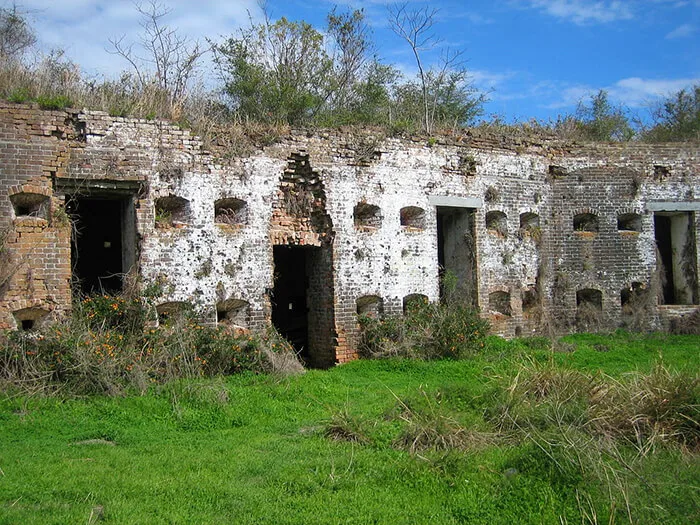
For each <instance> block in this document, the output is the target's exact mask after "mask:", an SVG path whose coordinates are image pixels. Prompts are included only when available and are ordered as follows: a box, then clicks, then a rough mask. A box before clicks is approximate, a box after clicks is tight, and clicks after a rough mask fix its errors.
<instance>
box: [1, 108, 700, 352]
mask: <svg viewBox="0 0 700 525" xmlns="http://www.w3.org/2000/svg"><path fill="white" fill-rule="evenodd" d="M367 145H370V146H371V148H369V149H370V150H371V151H370V153H371V154H370V155H367V154H366V153H367V150H368V146H367ZM37 148H39V149H41V151H42V152H44V154H43V156H38V155H36V151H35V150H36V149H37ZM0 151H2V153H3V157H2V165H0V174H2V183H1V184H0V221H1V224H0V225H1V226H2V227H3V228H5V229H7V230H8V231H9V236H8V240H9V241H8V242H6V248H7V249H8V250H9V251H10V252H12V251H16V252H17V253H25V252H26V250H30V249H31V248H32V246H34V247H35V248H36V249H37V250H44V251H41V252H39V253H42V254H43V253H45V254H46V256H47V257H48V258H49V259H50V258H53V259H51V260H50V261H49V259H47V261H46V262H45V263H44V262H41V261H39V260H38V259H27V260H24V261H21V271H16V272H15V274H14V275H13V277H12V278H11V279H10V281H9V284H8V286H6V287H5V288H6V289H5V290H3V291H2V295H0V327H2V328H14V327H15V321H14V320H13V317H12V312H13V311H15V310H18V309H19V307H20V306H21V307H22V308H26V307H29V306H31V307H41V308H45V309H47V310H49V311H51V312H56V314H57V315H59V314H61V313H62V312H66V311H68V310H69V309H70V288H69V280H70V268H69V267H68V266H67V265H68V264H69V261H70V240H69V237H70V225H66V224H61V223H58V222H56V221H49V222H47V224H45V225H39V226H32V227H33V228H37V229H36V231H34V230H32V232H31V233H32V234H33V235H36V236H37V239H34V240H29V241H27V242H29V243H30V245H29V247H28V248H27V247H25V248H22V246H24V245H22V242H23V241H21V240H20V236H21V235H25V234H24V233H23V230H22V225H21V224H20V223H18V220H19V219H17V218H14V217H13V214H12V208H11V204H10V202H9V195H10V193H11V188H12V187H16V186H21V185H22V184H34V185H37V186H40V187H41V188H44V191H47V192H48V194H50V196H51V199H52V200H51V206H52V210H56V209H58V208H60V207H61V206H62V205H63V200H64V197H65V196H68V197H70V195H69V193H70V192H69V191H67V190H61V187H62V186H61V181H67V180H70V181H73V182H74V183H78V187H80V191H81V192H84V193H85V194H90V192H92V191H96V188H98V187H99V186H100V182H101V181H119V182H123V183H126V182H132V183H135V184H138V185H139V186H138V187H139V189H138V191H135V193H134V203H135V206H136V230H137V233H138V267H137V268H135V269H133V270H132V271H133V272H136V273H137V274H138V276H139V277H140V280H141V282H142V283H148V282H153V281H156V280H159V281H160V282H162V283H164V286H163V290H164V293H165V295H164V296H163V297H162V298H161V299H159V300H161V301H162V302H164V303H165V302H187V303H191V304H193V305H194V306H195V308H196V309H197V310H198V311H199V312H200V315H201V316H202V318H203V319H204V320H205V321H207V322H212V323H213V322H216V311H215V305H216V303H217V302H220V301H223V300H229V299H238V300H243V301H246V302H247V303H248V304H249V312H248V317H249V322H248V324H249V326H251V327H255V326H262V325H264V324H265V323H267V322H269V316H270V300H271V298H270V290H271V288H272V287H273V284H274V282H273V279H274V269H273V266H274V265H273V256H272V253H273V251H272V245H273V241H272V237H273V235H272V232H273V230H274V229H275V228H277V229H280V228H281V229H284V228H292V229H296V230H298V229H299V228H302V226H300V225H299V224H301V223H299V224H297V223H293V224H292V225H289V224H291V223H289V224H288V223H287V222H285V223H284V224H277V225H272V224H271V222H272V221H273V220H275V219H274V217H276V215H275V211H274V210H275V209H280V208H279V207H280V202H281V200H280V199H282V194H281V190H280V181H281V178H282V174H283V172H284V171H285V169H286V168H287V166H288V159H290V156H292V155H294V154H300V153H301V154H304V155H308V160H309V162H310V164H311V168H312V169H313V170H314V172H315V173H316V174H317V175H318V177H319V179H320V181H321V184H322V187H323V193H324V195H325V199H324V200H323V202H322V205H323V206H325V213H326V214H327V215H328V217H329V218H330V220H331V222H332V235H331V237H330V238H327V239H326V240H322V237H319V235H318V234H317V233H314V232H312V231H306V232H299V231H297V232H296V233H295V235H294V236H290V238H293V239H295V241H294V242H300V243H302V242H305V243H311V244H313V243H316V244H318V243H322V242H330V243H331V246H332V262H333V283H332V286H333V289H334V291H335V299H334V305H333V311H334V312H333V313H334V323H335V334H334V337H335V341H336V348H335V350H334V351H335V355H336V360H337V361H344V360H347V359H351V358H352V357H354V356H355V352H356V345H357V337H358V332H357V315H356V301H357V299H358V298H359V297H363V296H368V295H376V296H379V297H381V298H382V299H383V304H384V312H385V314H389V315H394V314H396V315H398V314H400V313H401V311H402V305H403V299H404V297H406V296H408V295H411V294H422V295H425V296H427V297H428V298H429V299H430V300H437V299H438V295H439V282H438V263H437V250H438V247H437V244H438V235H437V227H436V218H437V214H436V207H435V206H434V205H433V204H432V203H431V199H434V198H435V197H436V196H438V197H457V198H463V199H470V200H469V201H468V202H472V203H475V232H474V234H475V251H476V261H477V262H476V266H477V273H478V279H477V283H478V294H477V295H478V297H477V300H478V305H479V306H480V307H481V311H482V315H484V316H486V317H488V318H489V319H490V320H491V321H492V323H493V326H494V330H495V331H496V332H498V333H501V334H503V335H507V336H512V335H514V334H516V333H525V334H527V333H534V332H537V331H540V330H542V329H543V323H544V322H547V321H548V320H551V318H553V317H556V319H554V320H553V321H552V323H553V324H554V325H555V328H556V329H559V330H571V329H574V328H575V327H574V325H573V320H574V318H575V315H576V291H577V290H580V289H582V288H594V289H598V290H600V291H601V292H602V294H603V310H604V319H603V323H602V326H603V327H610V328H612V327H615V326H617V325H619V320H620V315H621V312H620V296H619V293H620V290H621V289H622V288H624V287H626V286H629V285H630V283H632V282H641V283H648V282H650V279H651V275H652V272H653V269H654V267H655V262H656V253H655V237H654V223H653V212H651V211H650V210H649V209H648V203H650V202H657V203H658V202H664V201H668V202H684V203H691V204H690V205H691V207H693V206H696V205H697V204H698V203H700V182H699V181H698V179H699V178H698V164H699V163H698V151H699V148H698V145H697V144H682V145H677V144H671V145H657V146H656V145H642V144H594V145H582V144H565V143H561V142H557V141H555V140H549V141H540V142H534V141H531V142H527V141H522V140H515V139H508V138H503V137H489V136H480V135H476V134H471V135H470V134H466V135H464V136H462V137H455V138H446V139H439V140H437V141H435V140H430V141H428V140H422V139H411V140H408V139H402V138H386V137H383V136H382V135H380V134H378V133H376V132H373V131H371V130H369V131H354V132H351V131H333V132H319V133H307V132H304V131H291V132H289V133H288V134H286V135H285V136H281V137H279V139H278V140H277V141H276V142H275V143H274V144H272V145H268V146H265V147H258V148H257V149H256V150H255V151H253V152H252V153H250V154H247V155H245V156H242V157H237V156H235V155H233V156H231V155H229V154H228V153H229V152H226V151H213V152H209V151H205V150H204V148H203V145H202V143H201V141H200V140H199V139H198V138H196V137H193V136H191V135H190V133H189V132H188V131H185V130H181V129H179V128H177V127H176V126H173V125H171V124H169V123H165V122H160V121H145V120H136V119H125V118H116V117H110V116H108V115H106V114H104V113H100V112H70V111H67V112H45V111H44V112H42V111H39V110H38V109H35V108H31V107H27V106H15V105H10V104H5V105H0ZM360 152H362V157H363V158H362V159H360V158H359V157H360ZM659 166H661V167H663V169H660V168H659ZM552 167H555V168H552ZM72 187H75V184H74V186H72ZM100 191H106V190H100ZM167 196H177V197H181V198H184V199H187V200H188V201H189V212H190V213H189V217H188V219H187V220H186V221H185V222H184V224H178V225H176V227H166V228H163V227H157V225H156V211H155V201H156V199H158V198H159V197H167ZM224 198H235V199H239V200H242V201H244V202H245V204H246V221H245V223H244V224H241V225H228V224H216V223H215V220H214V202H215V201H216V200H218V199H224ZM363 202H365V203H368V204H372V205H376V206H378V207H379V208H380V212H381V217H382V221H381V226H380V227H378V228H376V229H369V228H368V229H363V228H359V229H358V227H357V226H356V225H355V221H354V217H353V209H354V207H355V206H356V205H357V204H358V203H363ZM408 206H413V207H418V208H422V209H423V210H425V228H424V229H418V228H409V227H405V226H402V225H401V223H400V210H401V209H402V208H404V207H408ZM693 209H695V208H693ZM490 211H500V212H503V213H505V215H506V216H507V231H506V232H505V233H498V232H494V231H487V229H486V214H487V213H488V212H490ZM583 212H586V213H588V212H593V213H595V214H597V215H598V218H599V228H600V229H599V232H598V233H595V234H589V232H576V231H574V230H573V226H572V223H573V215H575V214H576V213H583ZM523 213H534V214H537V215H538V216H539V223H540V226H539V228H538V229H537V231H536V232H535V233H533V232H530V231H522V230H521V229H520V215H521V214H523ZM620 213H638V214H639V215H640V216H641V223H642V229H641V232H619V231H618V230H617V222H616V221H617V215H618V214H620ZM694 217H695V236H696V241H695V245H696V246H698V244H700V243H699V242H698V239H697V236H698V232H700V213H695V215H694ZM306 223H308V221H306ZM306 223H304V224H306ZM303 227H307V226H303ZM26 235H28V234H26ZM47 239H51V243H50V244H49V245H48V247H43V248H37V247H38V246H39V245H40V244H41V243H45V242H47ZM275 242H276V241H275ZM23 250H24V251H23ZM696 257H697V249H696ZM66 261H68V262H66ZM696 262H697V266H696V267H700V260H697V261H696ZM28 271H30V273H32V274H33V275H37V276H38V275H41V276H42V281H43V284H42V286H44V287H45V289H46V290H50V291H51V293H49V292H42V291H35V289H30V288H29V285H28V283H27V282H26V281H27V279H26V274H27V272H28ZM22 275H25V277H24V278H22V277H21V276H22ZM536 286H537V287H538V291H539V298H540V301H541V302H542V304H541V307H542V310H543V311H544V312H546V313H547V314H548V315H545V316H544V318H543V317H542V316H540V317H538V318H536V319H532V318H529V317H528V316H524V315H523V308H522V301H521V296H522V293H523V292H524V291H526V290H531V289H533V288H534V287H536ZM695 287H696V288H697V283H695ZM496 291H501V292H502V291H505V292H508V293H509V294H510V301H511V304H510V307H511V311H512V313H511V315H510V316H507V315H503V314H501V313H498V312H493V311H490V310H489V305H488V296H489V294H490V293H492V292H496ZM696 296H697V293H696ZM549 314H551V315H549ZM554 314H556V315H554ZM658 322H659V319H658V318H657V317H654V318H653V319H651V320H650V327H653V326H658Z"/></svg>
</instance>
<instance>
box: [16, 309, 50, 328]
mask: <svg viewBox="0 0 700 525" xmlns="http://www.w3.org/2000/svg"><path fill="white" fill-rule="evenodd" d="M48 315H49V311H48V310H44V309H43V308H37V307H31V308H22V309H21V310H15V311H14V312H12V316H13V317H14V318H15V322H16V323H17V329H18V330H22V331H25V332H28V331H30V330H34V329H36V328H39V327H41V325H42V324H43V323H44V321H45V320H46V319H47V318H48Z"/></svg>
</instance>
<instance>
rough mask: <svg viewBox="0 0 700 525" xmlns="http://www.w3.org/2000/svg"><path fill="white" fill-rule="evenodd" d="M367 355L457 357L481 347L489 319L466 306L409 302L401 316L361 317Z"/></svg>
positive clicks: (362, 350) (427, 357) (361, 345)
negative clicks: (482, 317)
mask: <svg viewBox="0 0 700 525" xmlns="http://www.w3.org/2000/svg"><path fill="white" fill-rule="evenodd" d="M360 326H361V328H362V341H361V343H360V351H361V353H362V354H363V355H365V356H368V357H391V356H402V357H417V358H421V359H443V358H452V359H456V358H460V357H465V356H468V355H472V354H474V353H475V352H478V351H479V350H480V349H481V348H483V347H484V338H485V337H486V334H487V333H488V330H489V325H488V322H487V321H485V320H483V319H481V317H479V314H478V312H477V311H476V310H474V309H473V308H472V307H470V306H466V305H456V304H451V305H447V304H440V303H428V302H426V301H412V302H411V303H410V304H409V305H407V308H406V313H405V315H404V316H403V317H388V318H384V319H376V318H373V317H369V316H362V317H360Z"/></svg>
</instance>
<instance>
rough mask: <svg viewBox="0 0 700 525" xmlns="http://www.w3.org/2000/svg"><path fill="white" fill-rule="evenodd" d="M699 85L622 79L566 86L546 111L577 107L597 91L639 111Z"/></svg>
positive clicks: (686, 81)
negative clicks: (652, 103) (603, 91)
mask: <svg viewBox="0 0 700 525" xmlns="http://www.w3.org/2000/svg"><path fill="white" fill-rule="evenodd" d="M698 82H700V78H676V79H643V78H639V77H630V78H623V79H622V80H618V81H617V82H615V83H614V84H612V85H609V86H602V87H592V86H586V85H575V86H569V87H567V88H565V89H564V90H562V91H561V92H560V93H559V96H558V99H557V100H555V101H554V102H552V103H550V104H547V105H546V106H545V107H547V108H548V109H561V108H569V107H574V106H576V105H577V104H578V103H579V102H581V101H585V100H586V99H588V98H589V97H591V96H593V95H595V94H596V93H597V92H598V91H599V90H600V89H604V90H605V91H607V93H608V97H609V99H610V101H611V102H613V103H614V104H619V105H622V106H625V107H628V108H642V107H645V106H647V105H649V103H650V102H653V101H654V100H657V99H659V98H664V97H667V96H669V95H671V94H673V93H677V92H678V91H680V90H681V89H686V88H689V87H690V86H693V85H694V84H697V83H698Z"/></svg>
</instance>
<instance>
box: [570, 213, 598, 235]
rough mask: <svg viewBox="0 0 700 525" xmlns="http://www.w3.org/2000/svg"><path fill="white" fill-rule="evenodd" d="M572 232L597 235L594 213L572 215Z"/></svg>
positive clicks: (596, 219) (596, 220)
mask: <svg viewBox="0 0 700 525" xmlns="http://www.w3.org/2000/svg"><path fill="white" fill-rule="evenodd" d="M573 226H574V231H577V232H592V233H598V229H599V227H598V216H597V215H596V214H595V213H579V214H577V215H574V224H573Z"/></svg>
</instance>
